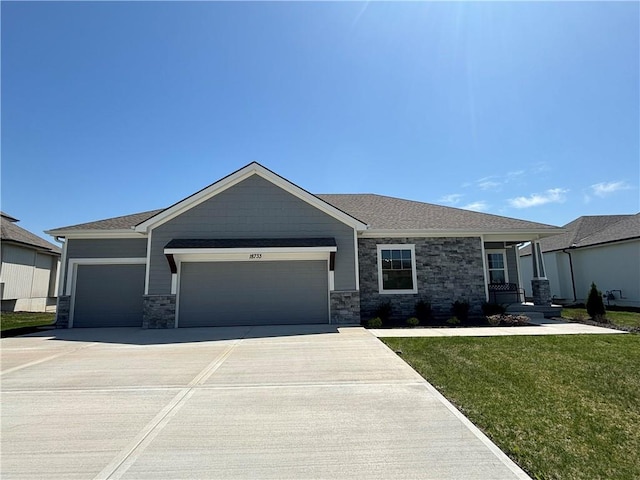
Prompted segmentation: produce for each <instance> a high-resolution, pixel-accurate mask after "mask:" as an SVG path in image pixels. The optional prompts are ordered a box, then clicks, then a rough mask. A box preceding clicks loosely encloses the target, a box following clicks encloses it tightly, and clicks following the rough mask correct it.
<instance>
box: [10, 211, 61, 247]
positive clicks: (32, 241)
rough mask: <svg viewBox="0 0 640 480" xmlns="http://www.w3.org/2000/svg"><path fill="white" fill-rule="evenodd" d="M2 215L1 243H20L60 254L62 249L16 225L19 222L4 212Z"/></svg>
mask: <svg viewBox="0 0 640 480" xmlns="http://www.w3.org/2000/svg"><path fill="white" fill-rule="evenodd" d="M0 214H1V215H0V241H2V242H13V243H19V244H22V245H26V246H30V247H35V248H37V249H39V250H45V251H47V252H50V253H55V254H60V252H61V250H60V247H57V246H56V245H54V244H53V243H49V242H47V241H46V240H45V239H43V238H40V237H38V236H37V235H34V234H33V233H31V232H30V231H28V230H25V229H24V228H22V227H19V226H18V225H16V224H15V222H17V221H18V219H16V218H14V217H12V216H10V215H7V214H6V213H4V212H0Z"/></svg>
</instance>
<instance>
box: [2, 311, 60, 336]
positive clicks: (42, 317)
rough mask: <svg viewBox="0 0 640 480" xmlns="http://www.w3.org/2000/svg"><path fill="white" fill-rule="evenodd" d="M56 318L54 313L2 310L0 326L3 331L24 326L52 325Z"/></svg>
mask: <svg viewBox="0 0 640 480" xmlns="http://www.w3.org/2000/svg"><path fill="white" fill-rule="evenodd" d="M55 320H56V314H55V313H39V312H2V313H0V328H1V330H2V331H3V332H5V331H7V330H15V329H18V328H25V327H40V326H46V325H52V324H53V323H54V322H55Z"/></svg>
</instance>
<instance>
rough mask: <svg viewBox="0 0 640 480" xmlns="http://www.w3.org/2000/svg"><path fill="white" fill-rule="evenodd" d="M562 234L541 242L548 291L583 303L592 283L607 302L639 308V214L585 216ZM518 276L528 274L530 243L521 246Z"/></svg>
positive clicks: (567, 300)
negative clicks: (547, 279) (521, 266)
mask: <svg viewBox="0 0 640 480" xmlns="http://www.w3.org/2000/svg"><path fill="white" fill-rule="evenodd" d="M563 228H564V230H565V233H562V234H560V235H555V236H553V237H548V238H545V239H543V240H541V241H540V246H541V249H542V254H543V258H544V262H545V266H546V270H547V276H548V278H549V281H550V288H551V294H552V296H553V297H555V298H554V300H556V301H557V302H559V303H576V302H578V303H584V302H586V298H587V294H588V292H589V289H590V286H591V283H592V282H594V283H595V284H596V285H597V286H598V290H601V291H602V293H603V294H604V295H605V299H604V300H605V305H606V304H610V305H621V306H634V307H640V213H638V214H635V215H600V216H585V217H580V218H577V219H576V220H574V221H573V222H571V223H568V224H567V225H565V226H564V227H563ZM520 255H521V258H522V259H523V260H524V261H523V262H522V265H523V268H522V278H523V280H525V281H526V280H527V279H530V278H531V277H532V269H531V262H529V261H526V260H528V259H529V258H530V256H531V248H530V247H529V246H527V247H525V248H523V249H521V251H520Z"/></svg>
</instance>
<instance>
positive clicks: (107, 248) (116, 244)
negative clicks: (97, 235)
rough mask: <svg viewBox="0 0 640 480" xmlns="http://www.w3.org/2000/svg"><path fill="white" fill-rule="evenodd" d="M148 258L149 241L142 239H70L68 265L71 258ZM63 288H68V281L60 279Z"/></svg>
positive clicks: (68, 243)
mask: <svg viewBox="0 0 640 480" xmlns="http://www.w3.org/2000/svg"><path fill="white" fill-rule="evenodd" d="M146 256H147V239H146V238H144V237H141V238H109V239H96V240H90V239H75V238H72V239H68V240H67V265H66V266H65V271H68V260H69V259H71V258H144V257H146ZM65 277H66V275H65ZM60 280H61V281H62V282H64V284H63V288H66V287H67V279H66V278H61V279H60Z"/></svg>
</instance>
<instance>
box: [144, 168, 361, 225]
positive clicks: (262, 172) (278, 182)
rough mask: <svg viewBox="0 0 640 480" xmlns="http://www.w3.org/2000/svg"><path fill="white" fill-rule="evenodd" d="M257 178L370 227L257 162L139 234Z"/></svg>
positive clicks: (152, 221) (339, 217)
mask: <svg viewBox="0 0 640 480" xmlns="http://www.w3.org/2000/svg"><path fill="white" fill-rule="evenodd" d="M253 176H257V177H261V178H262V179H264V180H266V181H268V182H270V183H272V184H273V185H275V186H277V187H279V188H280V189H282V190H284V191H286V192H288V193H289V194H291V195H293V196H295V197H297V198H299V199H300V200H302V201H304V202H306V203H308V204H309V205H311V206H313V207H315V208H317V209H318V210H320V211H322V212H324V213H326V214H328V215H330V216H332V217H334V218H335V219H337V220H339V221H341V222H343V223H345V224H346V225H348V226H350V227H352V228H355V229H356V230H365V229H366V228H367V225H366V224H365V223H364V222H361V221H360V220H358V219H357V218H355V217H353V216H351V215H349V214H348V213H345V212H343V211H342V210H339V209H338V208H336V207H334V206H333V205H331V204H329V203H327V202H326V201H324V200H322V199H320V198H318V197H316V196H315V195H313V194H311V193H309V192H307V191H306V190H304V189H302V188H300V187H298V186H297V185H295V184H293V183H291V182H290V181H288V180H286V179H285V178H283V177H281V176H279V175H277V174H276V173H274V172H272V171H271V170H269V169H267V168H265V167H263V166H262V165H260V164H259V163H257V162H253V163H250V164H249V165H247V166H246V167H243V168H241V169H240V170H237V171H236V172H234V173H232V174H230V175H228V176H226V177H224V178H223V179H221V180H218V181H217V182H215V183H213V184H211V185H209V186H208V187H206V188H204V189H202V190H200V191H199V192H196V193H194V194H193V195H191V196H189V197H187V198H185V199H184V200H181V201H179V202H178V203H175V204H174V205H172V206H170V207H169V208H167V209H165V210H163V211H161V212H160V213H158V214H156V215H154V216H153V217H151V218H149V219H147V220H145V221H143V222H141V223H140V224H138V225H136V227H135V231H136V232H140V233H147V232H149V230H152V229H154V228H157V227H159V226H160V225H163V224H164V223H166V222H168V221H170V220H171V219H173V218H175V217H177V216H179V215H182V214H184V213H185V212H186V211H188V210H190V209H192V208H194V207H196V206H198V205H200V204H201V203H203V202H206V201H207V200H209V199H211V198H213V197H214V196H216V195H219V194H220V193H222V192H224V191H225V190H227V189H229V188H232V187H233V186H235V185H237V184H239V183H241V182H243V181H244V180H246V179H248V178H250V177H253Z"/></svg>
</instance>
